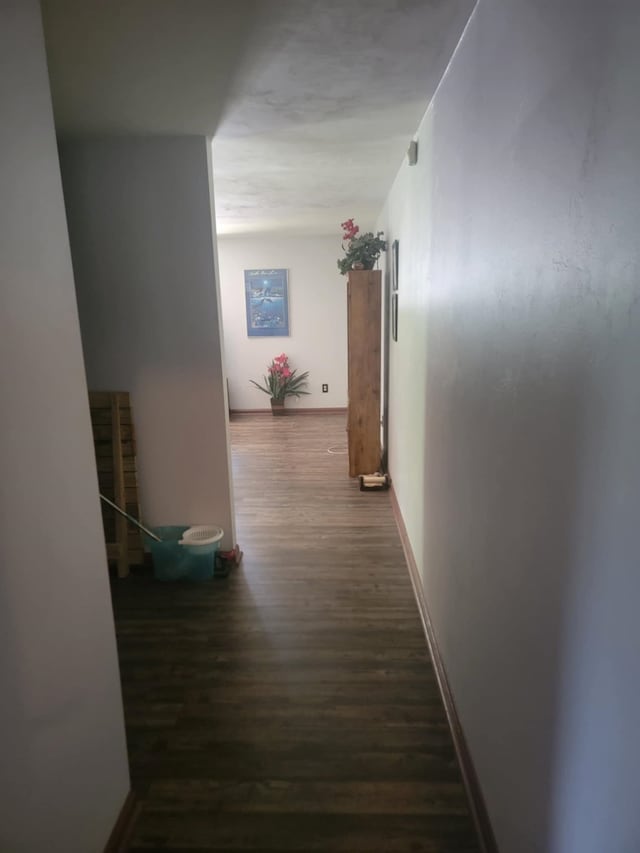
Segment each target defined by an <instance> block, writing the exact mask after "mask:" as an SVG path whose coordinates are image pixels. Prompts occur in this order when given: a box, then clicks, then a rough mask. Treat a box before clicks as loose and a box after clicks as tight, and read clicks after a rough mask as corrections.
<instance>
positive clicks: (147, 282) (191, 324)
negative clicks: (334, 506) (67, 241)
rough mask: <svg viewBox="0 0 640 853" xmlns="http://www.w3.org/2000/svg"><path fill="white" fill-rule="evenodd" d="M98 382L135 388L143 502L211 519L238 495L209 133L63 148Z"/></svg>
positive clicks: (92, 369)
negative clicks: (234, 479)
mask: <svg viewBox="0 0 640 853" xmlns="http://www.w3.org/2000/svg"><path fill="white" fill-rule="evenodd" d="M61 157H62V159H61V162H62V176H63V181H64V191H65V200H66V204H67V215H68V219H69V234H70V237H71V250H72V254H73V264H74V272H75V276H76V287H77V291H78V308H79V311H80V323H81V328H82V343H83V348H84V354H85V361H86V365H87V378H88V381H89V386H90V388H91V389H92V390H97V391H101V390H113V391H119V390H121V391H130V392H131V400H132V406H133V413H134V418H135V423H136V434H137V453H138V472H139V484H140V500H141V507H142V512H143V513H144V515H145V518H146V520H147V521H148V522H150V523H151V524H207V523H214V524H219V525H220V526H221V527H223V528H224V530H225V540H224V543H225V545H226V546H227V547H231V546H232V545H233V541H234V533H233V500H232V495H231V486H230V466H229V453H228V443H227V410H226V395H225V389H224V380H223V376H224V370H223V366H222V342H221V336H220V325H219V306H218V294H217V282H216V269H215V245H214V238H213V230H212V229H213V223H212V210H211V195H210V189H211V187H210V174H209V163H210V143H209V141H208V140H207V139H206V138H205V137H146V138H142V137H140V138H136V137H129V138H127V137H121V138H115V137H114V138H107V139H98V140H91V141H84V142H72V143H67V144H65V145H63V146H62V149H61Z"/></svg>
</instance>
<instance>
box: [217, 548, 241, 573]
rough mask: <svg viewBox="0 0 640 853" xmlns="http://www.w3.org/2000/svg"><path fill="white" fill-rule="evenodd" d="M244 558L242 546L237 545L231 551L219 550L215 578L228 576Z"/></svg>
mask: <svg viewBox="0 0 640 853" xmlns="http://www.w3.org/2000/svg"><path fill="white" fill-rule="evenodd" d="M241 560H242V551H241V550H240V546H239V545H236V547H235V548H232V549H231V550H230V551H218V552H217V554H216V564H215V571H214V573H213V576H214V578H226V577H227V576H228V574H229V572H230V571H231V569H232V568H233V567H234V566H239V565H240V561H241Z"/></svg>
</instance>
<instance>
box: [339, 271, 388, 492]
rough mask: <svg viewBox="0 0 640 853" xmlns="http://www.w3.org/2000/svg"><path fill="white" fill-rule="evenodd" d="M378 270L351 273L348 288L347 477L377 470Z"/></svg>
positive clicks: (378, 420) (378, 427) (380, 277)
mask: <svg viewBox="0 0 640 853" xmlns="http://www.w3.org/2000/svg"><path fill="white" fill-rule="evenodd" d="M381 291H382V273H381V272H380V270H353V271H352V272H350V273H349V281H348V285H347V318H348V319H347V333H348V348H349V365H348V379H349V412H348V418H347V429H348V432H349V476H350V477H357V476H358V475H359V474H373V473H374V472H375V471H378V470H379V469H380V338H381V313H380V312H381Z"/></svg>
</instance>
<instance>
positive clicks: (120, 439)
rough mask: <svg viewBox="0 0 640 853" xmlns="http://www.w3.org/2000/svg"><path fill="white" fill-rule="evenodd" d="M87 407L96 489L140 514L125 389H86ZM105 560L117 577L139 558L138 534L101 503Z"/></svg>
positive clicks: (126, 509) (130, 425) (133, 512)
mask: <svg viewBox="0 0 640 853" xmlns="http://www.w3.org/2000/svg"><path fill="white" fill-rule="evenodd" d="M89 408H90V410H91V427H92V429H93V442H94V448H95V454H96V467H97V469H98V486H99V488H100V492H101V493H102V494H103V495H104V496H105V497H107V498H109V499H110V500H112V501H113V502H114V503H115V504H116V505H117V506H119V507H120V508H121V509H124V510H125V511H126V512H128V513H129V514H130V515H132V516H133V517H134V518H139V517H140V505H139V501H138V483H137V474H136V446H135V435H134V429H133V421H132V417H131V402H130V399H129V392H128V391H90V392H89ZM102 521H103V525H104V532H105V541H106V547H107V560H111V561H115V562H116V564H117V571H118V577H120V578H125V577H127V575H128V574H129V566H130V565H132V564H139V563H142V562H143V559H144V553H143V545H142V537H141V535H140V532H139V530H138V529H137V528H136V527H134V526H133V525H129V524H128V522H127V520H126V518H123V517H122V516H121V515H120V514H119V513H117V512H115V510H113V509H111V508H110V507H109V506H106V505H105V504H104V503H102Z"/></svg>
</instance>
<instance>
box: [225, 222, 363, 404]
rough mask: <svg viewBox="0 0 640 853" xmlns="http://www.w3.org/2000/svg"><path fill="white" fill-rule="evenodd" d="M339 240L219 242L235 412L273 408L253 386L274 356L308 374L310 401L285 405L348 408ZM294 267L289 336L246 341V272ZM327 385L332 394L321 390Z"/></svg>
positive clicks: (235, 239)
mask: <svg viewBox="0 0 640 853" xmlns="http://www.w3.org/2000/svg"><path fill="white" fill-rule="evenodd" d="M341 254H342V252H341V249H340V227H339V225H338V226H337V228H336V236H335V237H333V238H332V237H298V238H291V237H277V236H273V237H265V236H263V235H254V236H252V237H244V236H238V237H221V238H220V239H219V262H220V292H221V297H222V308H223V312H224V313H223V326H224V342H225V356H226V358H225V363H226V368H227V376H228V378H229V396H230V399H231V406H232V408H234V409H259V408H263V407H266V408H268V406H269V398H268V397H267V396H266V394H261V393H260V391H258V390H257V389H256V388H254V387H253V385H251V384H250V383H249V379H256V380H259V379H260V377H261V376H262V375H263V374H264V373H265V371H266V367H267V365H268V364H269V363H270V361H271V359H272V358H273V356H274V355H278V353H280V352H283V351H284V352H286V353H287V355H289V356H290V357H291V363H292V365H293V366H294V367H298V368H299V369H300V370H301V371H304V370H308V371H309V374H310V375H309V385H308V387H307V390H308V391H309V392H310V394H309V395H308V396H304V397H301V398H300V399H299V400H296V399H295V398H289V400H288V401H287V406H290V407H292V408H293V407H294V406H300V407H304V408H319V407H322V406H329V407H330V406H346V405H347V296H346V294H347V282H346V278H344V277H343V276H341V275H340V273H339V271H338V268H337V265H336V260H337V258H338V257H339V256H340V255H341ZM273 267H275V268H284V269H287V270H289V327H290V332H291V334H290V336H289V337H287V338H249V337H248V336H247V320H246V311H245V298H244V270H245V269H262V268H273ZM323 383H327V385H328V386H329V392H328V393H326V394H323V393H322V384H323Z"/></svg>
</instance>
